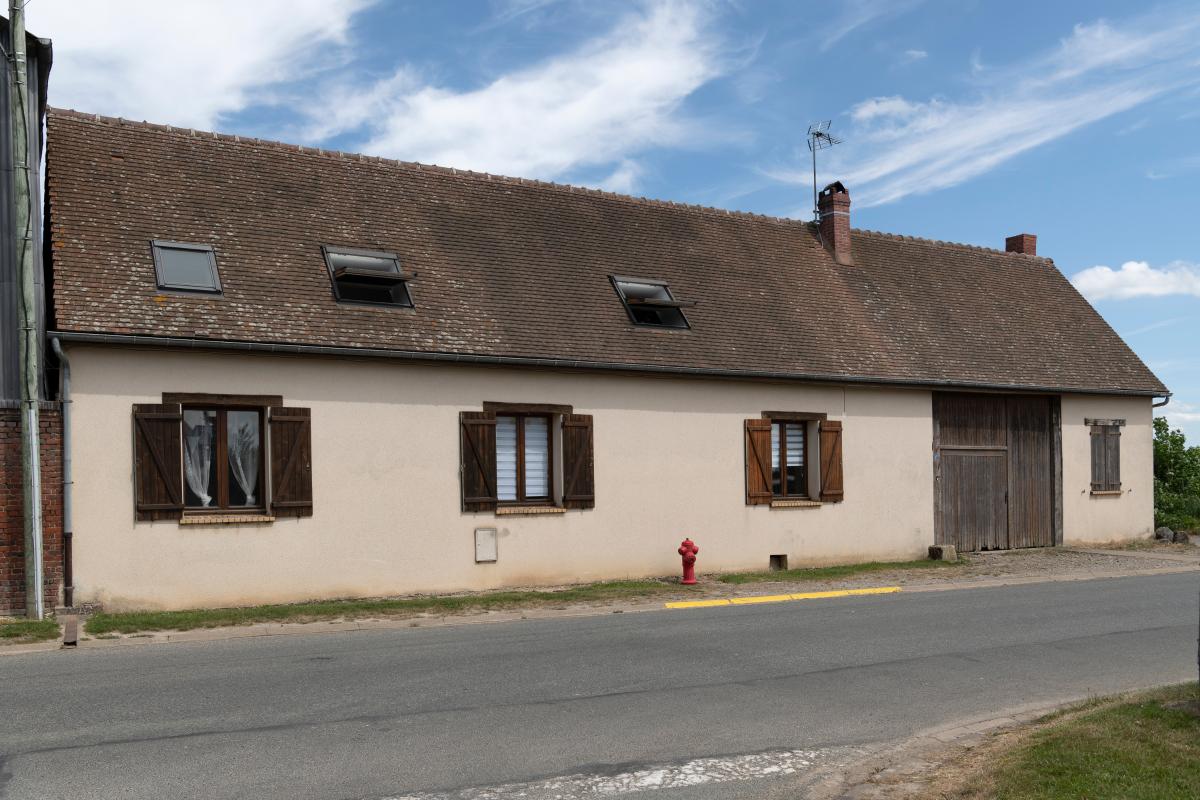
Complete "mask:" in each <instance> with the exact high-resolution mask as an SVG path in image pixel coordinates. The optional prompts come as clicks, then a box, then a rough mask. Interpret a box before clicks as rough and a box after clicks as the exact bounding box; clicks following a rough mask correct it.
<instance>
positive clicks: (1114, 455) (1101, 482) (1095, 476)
mask: <svg viewBox="0 0 1200 800" xmlns="http://www.w3.org/2000/svg"><path fill="white" fill-rule="evenodd" d="M1084 423H1085V424H1086V425H1087V426H1088V427H1089V428H1091V442H1092V493H1093V494H1119V493H1120V492H1121V428H1122V427H1123V426H1124V425H1125V420H1123V419H1086V420H1084Z"/></svg>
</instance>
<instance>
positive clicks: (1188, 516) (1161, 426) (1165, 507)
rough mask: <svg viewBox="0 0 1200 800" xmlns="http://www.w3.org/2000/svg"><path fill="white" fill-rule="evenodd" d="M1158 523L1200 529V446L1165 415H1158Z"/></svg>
mask: <svg viewBox="0 0 1200 800" xmlns="http://www.w3.org/2000/svg"><path fill="white" fill-rule="evenodd" d="M1154 524H1155V526H1160V525H1166V526H1167V527H1169V528H1173V529H1176V530H1200V447H1188V446H1187V440H1186V438H1185V437H1184V435H1183V431H1180V430H1171V427H1170V425H1168V424H1167V420H1166V418H1164V417H1156V418H1155V419H1154Z"/></svg>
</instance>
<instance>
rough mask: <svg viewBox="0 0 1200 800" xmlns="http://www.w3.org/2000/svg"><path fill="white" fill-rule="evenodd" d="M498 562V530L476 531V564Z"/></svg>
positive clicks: (485, 529) (478, 529)
mask: <svg viewBox="0 0 1200 800" xmlns="http://www.w3.org/2000/svg"><path fill="white" fill-rule="evenodd" d="M495 560H496V529H495V528H476V529H475V563H476V564H487V563H490V562H492V561H495Z"/></svg>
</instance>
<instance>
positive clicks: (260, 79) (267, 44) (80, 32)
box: [28, 0, 373, 128]
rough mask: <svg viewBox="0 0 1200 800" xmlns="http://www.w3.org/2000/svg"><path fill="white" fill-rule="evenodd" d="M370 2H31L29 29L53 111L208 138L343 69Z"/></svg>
mask: <svg viewBox="0 0 1200 800" xmlns="http://www.w3.org/2000/svg"><path fill="white" fill-rule="evenodd" d="M372 2H373V0H345V2H337V3H330V2H327V0H255V2H253V3H248V2H245V0H210V1H209V2H205V3H165V2H162V0H119V2H118V1H117V0H107V1H100V0H94V1H93V2H89V3H63V2H38V3H31V4H29V7H28V24H29V29H30V30H31V31H33V32H34V33H37V34H38V35H39V36H48V37H50V38H52V39H53V40H54V74H53V77H52V81H51V87H52V88H51V97H50V99H51V102H53V103H54V104H55V105H58V106H62V107H71V108H78V109H80V110H84V111H93V112H97V113H101V114H110V115H114V116H123V117H128V118H131V119H138V120H141V119H148V120H151V121H154V122H165V123H171V124H174V125H180V126H187V127H195V128H213V127H216V125H217V122H218V120H219V118H220V117H221V116H222V115H223V114H228V113H234V112H237V111H240V110H242V109H244V108H246V107H247V106H248V105H250V104H251V103H252V102H254V99H255V96H256V92H259V91H262V90H265V89H267V88H268V87H272V86H277V85H279V84H284V83H288V82H291V81H296V80H300V79H302V78H304V77H306V76H311V75H312V74H314V73H317V72H319V71H321V70H322V69H323V68H328V67H332V66H336V65H338V64H340V63H343V62H344V60H345V59H346V58H348V49H349V44H350V42H349V30H350V24H351V22H352V20H353V18H354V17H355V15H356V14H358V13H359V12H360V11H362V10H363V9H364V8H366V7H367V6H369V5H371V4H372Z"/></svg>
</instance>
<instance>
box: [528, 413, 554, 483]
mask: <svg viewBox="0 0 1200 800" xmlns="http://www.w3.org/2000/svg"><path fill="white" fill-rule="evenodd" d="M549 494H550V426H549V423H548V422H547V420H546V418H545V417H526V419H525V496H526V497H547V496H548V495H549Z"/></svg>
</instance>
